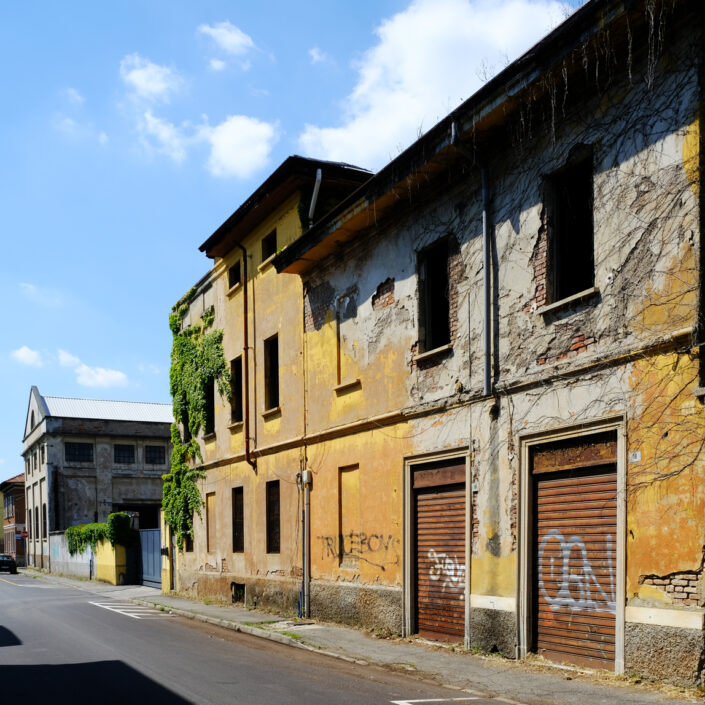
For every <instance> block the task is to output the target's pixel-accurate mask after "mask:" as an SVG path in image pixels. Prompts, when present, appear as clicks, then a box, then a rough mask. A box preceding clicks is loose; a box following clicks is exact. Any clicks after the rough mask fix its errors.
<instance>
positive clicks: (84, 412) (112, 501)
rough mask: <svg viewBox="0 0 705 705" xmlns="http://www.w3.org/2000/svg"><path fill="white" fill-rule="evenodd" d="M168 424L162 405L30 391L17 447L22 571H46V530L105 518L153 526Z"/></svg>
mask: <svg viewBox="0 0 705 705" xmlns="http://www.w3.org/2000/svg"><path fill="white" fill-rule="evenodd" d="M172 419H173V416H172V411H171V405H170V404H149V403H141V402H125V401H105V400H100V399H70V398H66V397H50V396H43V395H42V394H41V393H40V392H39V389H37V387H32V389H31V391H30V396H29V404H28V408H27V417H26V420H25V432H24V439H23V446H22V456H23V458H24V462H25V474H24V477H25V493H26V525H27V531H28V533H29V537H28V539H27V546H28V561H29V564H30V565H35V566H38V567H44V568H47V567H50V556H49V541H48V539H49V534H50V532H52V531H63V530H64V529H66V528H67V527H69V526H74V525H76V524H84V523H89V522H94V521H105V520H106V519H107V517H108V514H110V513H111V512H115V511H130V512H134V513H135V515H136V517H137V519H138V522H137V523H138V525H139V527H140V528H157V527H158V526H159V507H160V505H161V488H162V480H161V476H162V474H164V473H165V472H167V471H168V469H169V456H170V440H169V439H170V426H171V422H172Z"/></svg>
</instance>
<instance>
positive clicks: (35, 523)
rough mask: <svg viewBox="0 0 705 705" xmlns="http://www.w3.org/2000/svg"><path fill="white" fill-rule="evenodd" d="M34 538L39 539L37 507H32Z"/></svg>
mask: <svg viewBox="0 0 705 705" xmlns="http://www.w3.org/2000/svg"><path fill="white" fill-rule="evenodd" d="M34 538H35V539H37V540H39V538H40V536H39V507H35V508H34Z"/></svg>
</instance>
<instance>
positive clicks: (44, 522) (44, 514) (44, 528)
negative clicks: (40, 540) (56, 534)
mask: <svg viewBox="0 0 705 705" xmlns="http://www.w3.org/2000/svg"><path fill="white" fill-rule="evenodd" d="M47 524H48V522H47V505H46V502H44V504H43V505H42V536H43V537H44V538H46V537H47V536H48V533H47Z"/></svg>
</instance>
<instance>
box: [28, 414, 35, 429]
mask: <svg viewBox="0 0 705 705" xmlns="http://www.w3.org/2000/svg"><path fill="white" fill-rule="evenodd" d="M29 426H30V428H34V426H35V423H34V412H32V414H31V417H30V421H29Z"/></svg>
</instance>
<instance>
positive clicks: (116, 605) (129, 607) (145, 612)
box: [88, 601, 174, 619]
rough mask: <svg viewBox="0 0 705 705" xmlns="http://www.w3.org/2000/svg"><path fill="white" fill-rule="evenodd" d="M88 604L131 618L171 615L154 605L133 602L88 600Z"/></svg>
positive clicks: (152, 617) (158, 617)
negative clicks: (148, 605) (147, 605)
mask: <svg viewBox="0 0 705 705" xmlns="http://www.w3.org/2000/svg"><path fill="white" fill-rule="evenodd" d="M88 604H90V605H95V606H96V607H102V608H103V609H104V610H110V611H111V612H117V613H118V614H122V615H125V616H126V617H132V618H133V619H163V618H164V617H173V616H174V615H173V614H171V612H163V611H162V610H160V609H157V608H155V607H146V606H143V605H137V604H135V603H134V602H114V601H110V602H89V603H88Z"/></svg>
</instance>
